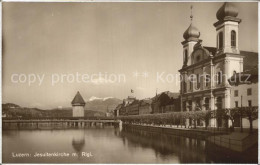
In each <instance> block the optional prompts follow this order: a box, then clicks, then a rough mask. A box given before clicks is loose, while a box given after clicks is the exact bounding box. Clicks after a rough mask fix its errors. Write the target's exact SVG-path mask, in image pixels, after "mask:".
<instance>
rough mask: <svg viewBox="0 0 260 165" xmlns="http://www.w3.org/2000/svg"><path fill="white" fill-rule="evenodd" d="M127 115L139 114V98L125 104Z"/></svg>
mask: <svg viewBox="0 0 260 165" xmlns="http://www.w3.org/2000/svg"><path fill="white" fill-rule="evenodd" d="M127 109H128V110H127V112H128V113H127V114H128V115H139V100H134V101H133V102H132V103H131V104H129V105H128V106H127Z"/></svg>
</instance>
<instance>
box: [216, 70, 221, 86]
mask: <svg viewBox="0 0 260 165" xmlns="http://www.w3.org/2000/svg"><path fill="white" fill-rule="evenodd" d="M221 82H222V73H221V72H218V73H217V83H218V84H221Z"/></svg>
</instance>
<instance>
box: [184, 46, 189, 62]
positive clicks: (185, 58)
mask: <svg viewBox="0 0 260 165" xmlns="http://www.w3.org/2000/svg"><path fill="white" fill-rule="evenodd" d="M187 62H188V50H187V49H185V51H184V63H185V64H187Z"/></svg>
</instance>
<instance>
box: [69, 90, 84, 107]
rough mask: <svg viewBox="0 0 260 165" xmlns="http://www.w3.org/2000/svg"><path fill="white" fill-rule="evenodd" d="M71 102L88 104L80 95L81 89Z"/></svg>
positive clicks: (73, 103)
mask: <svg viewBox="0 0 260 165" xmlns="http://www.w3.org/2000/svg"><path fill="white" fill-rule="evenodd" d="M71 104H72V105H85V104H86V103H85V101H84V99H83V98H82V96H81V95H80V93H79V91H78V92H77V94H76V96H75V97H74V99H73V100H72V102H71Z"/></svg>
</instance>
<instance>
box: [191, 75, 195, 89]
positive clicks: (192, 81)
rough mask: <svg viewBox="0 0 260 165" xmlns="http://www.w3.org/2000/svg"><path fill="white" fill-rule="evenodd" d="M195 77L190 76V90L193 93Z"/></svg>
mask: <svg viewBox="0 0 260 165" xmlns="http://www.w3.org/2000/svg"><path fill="white" fill-rule="evenodd" d="M193 81H194V80H193V75H191V76H190V90H191V91H192V89H193Z"/></svg>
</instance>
